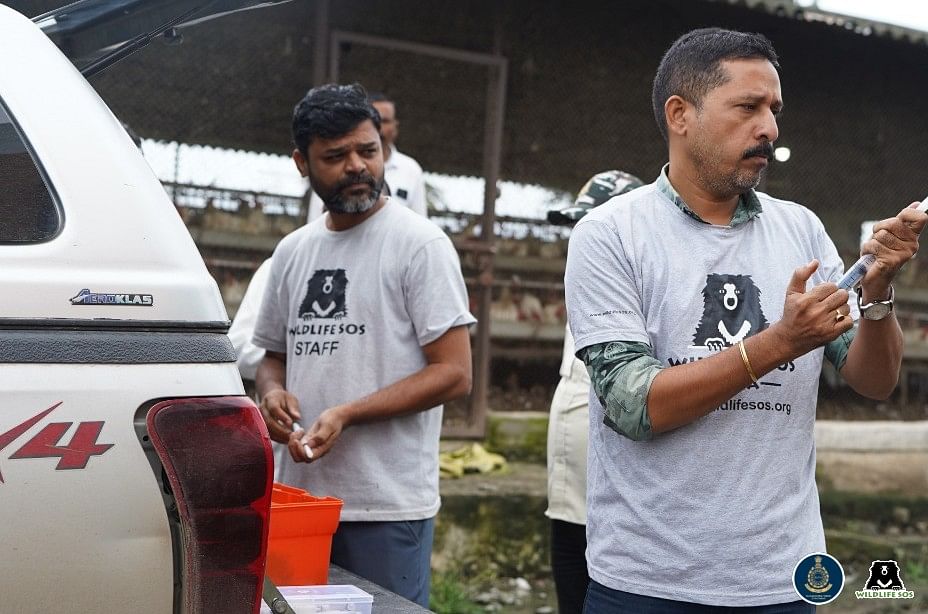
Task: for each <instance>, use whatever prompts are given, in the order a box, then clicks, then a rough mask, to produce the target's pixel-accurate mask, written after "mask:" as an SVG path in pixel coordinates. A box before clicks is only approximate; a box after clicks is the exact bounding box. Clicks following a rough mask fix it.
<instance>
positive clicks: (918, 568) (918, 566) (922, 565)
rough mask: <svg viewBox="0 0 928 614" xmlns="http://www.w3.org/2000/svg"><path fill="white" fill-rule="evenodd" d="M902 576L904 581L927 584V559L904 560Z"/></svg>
mask: <svg viewBox="0 0 928 614" xmlns="http://www.w3.org/2000/svg"><path fill="white" fill-rule="evenodd" d="M903 577H904V578H905V581H906V582H910V583H914V584H920V585H928V561H925V560H920V561H914V560H912V561H906V563H905V576H903Z"/></svg>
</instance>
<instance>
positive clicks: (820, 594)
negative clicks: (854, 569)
mask: <svg viewBox="0 0 928 614" xmlns="http://www.w3.org/2000/svg"><path fill="white" fill-rule="evenodd" d="M793 588H794V589H796V594H798V595H799V597H800V599H802V600H803V601H805V602H806V603H811V604H812V605H825V604H826V603H831V602H832V601H834V600H835V599H837V598H838V595H840V594H841V589H842V588H844V568H843V567H841V563H839V562H838V559H836V558H835V557H833V556H831V555H830V554H825V553H824V552H815V553H813V554H810V555H809V556H807V557H805V558H804V559H802V560H801V561H799V562H798V563H797V564H796V568H795V569H794V570H793Z"/></svg>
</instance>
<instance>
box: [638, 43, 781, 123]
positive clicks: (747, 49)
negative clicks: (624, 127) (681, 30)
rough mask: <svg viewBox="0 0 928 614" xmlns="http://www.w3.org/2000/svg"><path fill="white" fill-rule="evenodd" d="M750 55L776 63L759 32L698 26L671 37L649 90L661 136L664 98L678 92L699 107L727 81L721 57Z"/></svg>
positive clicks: (729, 58) (771, 44) (729, 57)
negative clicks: (713, 91) (705, 97)
mask: <svg viewBox="0 0 928 614" xmlns="http://www.w3.org/2000/svg"><path fill="white" fill-rule="evenodd" d="M752 58H758V59H764V60H768V61H769V62H770V63H771V64H773V66H774V67H775V68H779V66H780V64H779V63H778V62H777V52H776V51H775V50H774V48H773V43H771V42H770V41H769V40H768V39H767V37H766V36H764V35H763V34H752V33H749V32H735V31H734V30H723V29H722V28H701V29H699V30H692V31H691V32H687V33H686V34H684V35H683V36H681V37H680V38H678V39H677V40H676V41H674V43H673V45H671V46H670V49H668V50H667V53H665V54H664V57H663V59H661V63H660V66H658V67H657V74H656V75H655V76H654V89H653V90H652V92H651V105H652V106H653V108H654V119H655V120H657V128H658V129H659V130H660V131H661V135H662V136H663V137H664V140H665V141H666V140H667V121H666V119H665V118H664V104H665V103H666V102H667V99H668V98H670V97H671V96H680V97H681V98H683V99H684V100H686V101H687V102H689V103H691V104H694V105H696V108H697V109H698V108H701V107H702V100H703V97H704V96H705V95H706V94H707V93H708V92H709V91H711V90H712V89H714V88H716V87H718V86H720V85H723V84H724V83H725V82H726V81H728V75H727V74H726V72H725V69H724V68H723V67H722V62H723V61H725V60H743V59H752Z"/></svg>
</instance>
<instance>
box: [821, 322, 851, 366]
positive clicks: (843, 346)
mask: <svg viewBox="0 0 928 614" xmlns="http://www.w3.org/2000/svg"><path fill="white" fill-rule="evenodd" d="M855 334H857V325H856V324H855V325H854V328H852V329H851V330H849V331H847V332H846V333H841V336H840V337H838V338H837V339H835V340H834V341H832V342H830V343H829V344H828V345H826V346H825V358H827V359H828V361H829V362H830V363H831V364H833V365H834V366H835V369H837V370H838V371H839V372H840V371H841V369H842V368H843V367H844V363H845V362H847V352H848V350H849V349H851V342H852V341H853V340H854V335H855Z"/></svg>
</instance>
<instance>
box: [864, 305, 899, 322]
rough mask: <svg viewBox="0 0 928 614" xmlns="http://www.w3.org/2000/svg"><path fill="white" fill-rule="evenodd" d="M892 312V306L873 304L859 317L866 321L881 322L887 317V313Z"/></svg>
mask: <svg viewBox="0 0 928 614" xmlns="http://www.w3.org/2000/svg"><path fill="white" fill-rule="evenodd" d="M892 310H893V308H892V305H887V304H885V303H875V304H873V305H870V306H869V307H867V308H866V309H864V311H863V313H861V315H862V316H863V317H865V318H866V319H868V320H882V319H883V318H885V317H886V316H888V315H889V312H890V311H892Z"/></svg>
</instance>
